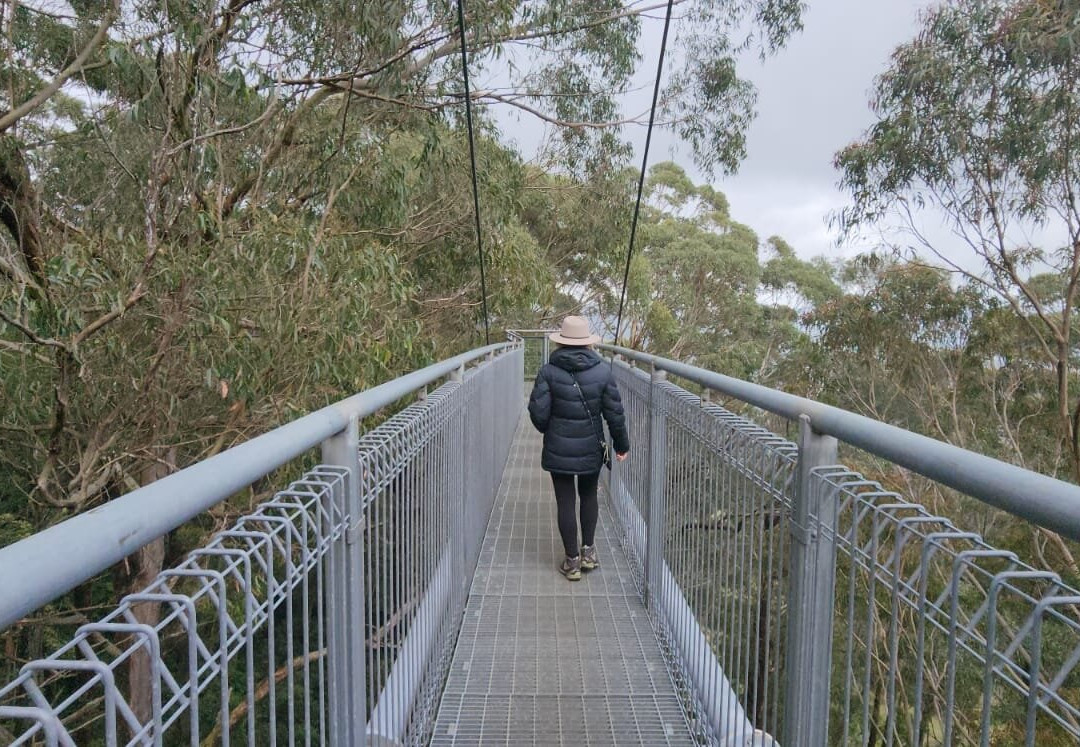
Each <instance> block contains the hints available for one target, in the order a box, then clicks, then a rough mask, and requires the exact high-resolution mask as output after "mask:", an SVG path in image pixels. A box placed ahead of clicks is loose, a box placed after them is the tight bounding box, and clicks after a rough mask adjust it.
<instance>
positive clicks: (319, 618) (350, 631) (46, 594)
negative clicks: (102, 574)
mask: <svg viewBox="0 0 1080 747" xmlns="http://www.w3.org/2000/svg"><path fill="white" fill-rule="evenodd" d="M522 361H523V358H522V350H521V347H520V346H519V345H505V344H504V345H493V346H490V347H488V348H483V349H480V350H476V351H473V352H471V353H467V354H464V355H461V356H458V357H456V358H453V359H450V360H448V361H444V362H443V363H440V364H437V365H435V366H431V367H428V368H426V369H423V370H422V371H418V372H416V373H414V374H410V375H408V376H405V377H402V378H400V379H397V380H395V381H392V382H389V383H387V384H384V385H381V386H379V387H375V388H374V389H371V390H369V391H366V392H363V393H361V394H359V395H356V396H354V397H351V398H349V399H347V400H344V401H342V402H340V403H338V404H336V405H333V406H331V407H328V408H325V409H324V410H320V411H319V412H317V413H314V414H313V415H309V416H307V417H305V418H301V419H300V420H298V421H295V422H294V423H291V424H289V425H286V426H283V427H282V428H279V429H277V430H275V431H272V432H270V433H268V434H266V435H264V436H260V437H259V438H256V439H253V440H252V441H249V442H247V443H245V444H242V445H241V446H238V447H235V448H233V449H230V450H229V451H226V452H224V453H222V454H221V455H219V456H217V457H215V458H214V459H211V460H207V462H203V463H200V464H197V465H195V466H193V467H190V468H188V469H185V470H183V471H181V472H179V473H177V474H175V475H173V476H171V477H169V478H165V479H163V480H161V481H159V482H157V483H154V484H153V485H151V486H148V487H147V488H143V489H141V490H138V491H135V492H134V493H131V494H128V495H127V496H124V497H122V498H120V499H117V500H115V501H113V502H111V503H109V504H107V505H105V506H103V507H102V508H100V509H96V510H95V511H92V512H89V513H88V514H83V515H80V516H78V517H75V518H74V519H71V520H69V521H67V522H65V523H64V524H60V525H57V526H56V527H53V528H51V529H49V530H46V531H45V532H41V533H39V534H38V535H35V536H34V537H31V538H28V539H27V540H24V541H22V542H20V543H16V544H15V545H12V546H10V547H7V548H3V549H0V571H2V572H3V578H4V581H3V585H2V586H0V622H2V624H3V625H8V624H10V623H11V622H13V621H15V620H17V619H19V618H20V617H21V616H22V615H24V614H26V613H27V612H29V611H31V610H33V609H36V608H37V607H38V606H40V605H41V604H42V602H43V601H45V602H47V601H49V600H50V599H52V598H54V597H55V596H58V595H59V594H62V593H63V592H65V591H67V590H68V589H70V588H72V587H74V586H76V585H78V584H79V583H81V582H82V581H84V580H86V579H88V578H90V577H91V576H92V575H94V574H95V573H97V572H98V571H100V570H102V569H103V568H105V567H107V566H108V565H109V564H110V563H112V562H115V561H116V560H119V559H122V558H123V557H124V556H125V555H127V554H129V553H130V552H132V551H133V550H136V549H138V548H139V547H140V546H141V545H143V544H146V543H147V542H150V541H152V540H153V539H155V538H156V537H159V536H162V535H163V534H164V533H166V532H168V531H170V530H172V529H173V528H176V527H177V526H179V525H180V524H182V523H183V522H185V521H187V520H188V519H190V518H192V517H193V516H195V515H196V514H198V513H199V512H200V511H202V510H205V509H206V508H208V507H210V506H212V505H214V504H215V503H216V502H218V501H220V500H222V499H224V498H225V497H228V496H229V495H231V494H232V493H233V492H235V491H236V490H238V489H239V488H241V487H243V486H244V485H246V484H248V483H250V482H251V481H252V480H254V479H257V478H259V477H261V476H263V475H265V474H268V473H269V472H270V471H272V470H274V469H276V468H277V467H279V466H281V465H282V464H284V463H285V462H287V461H288V460H289V459H291V458H293V457H295V456H297V455H299V454H302V453H303V452H305V451H307V450H309V449H311V448H312V447H314V446H318V445H319V444H321V445H322V454H323V460H324V461H326V462H327V464H324V465H322V466H319V467H316V468H315V469H314V470H312V471H311V472H309V473H307V474H306V475H304V476H303V477H302V478H301V479H300V480H298V481H296V482H295V483H293V484H292V485H290V486H289V488H288V489H286V490H283V491H281V492H279V493H277V494H276V495H275V496H274V498H273V499H271V500H269V501H267V502H265V503H263V504H261V505H259V506H258V507H257V508H256V510H255V511H254V512H253V513H252V514H250V515H248V516H244V517H243V518H241V519H240V520H239V521H238V522H237V523H236V524H235V525H234V526H233V527H232V528H231V529H229V530H226V531H223V532H219V533H218V534H217V535H215V537H214V538H213V539H212V540H211V541H210V543H209V544H208V545H206V546H205V547H203V548H200V549H198V550H196V551H194V552H192V553H191V554H190V555H189V556H188V557H187V559H186V560H185V561H184V562H183V563H181V564H180V565H179V566H177V567H176V568H173V569H170V570H167V571H164V572H163V573H161V574H160V575H159V576H158V577H157V578H156V579H155V580H154V581H153V582H152V583H151V584H150V585H149V586H148V587H147V588H146V589H145V590H144V591H142V592H140V593H138V594H132V595H128V596H126V597H125V598H124V599H123V600H122V601H121V602H120V604H119V606H118V607H117V608H116V609H115V610H114V611H112V612H110V613H109V614H108V615H106V617H105V618H103V619H102V620H101V621H100V622H98V623H90V624H85V625H82V626H81V627H79V628H78V630H77V631H76V633H75V635H74V637H73V638H72V639H71V640H70V641H69V642H67V643H64V644H63V645H62V646H60V648H59V649H58V650H57V651H56V652H54V653H53V654H51V655H50V656H49V657H47V658H45V659H40V660H37V661H33V662H30V663H29V664H27V665H26V666H24V667H23V668H22V670H21V672H20V674H19V675H18V677H17V678H16V679H15V680H13V681H12V682H9V683H6V684H4V683H0V743H3V744H9V743H11V744H38V743H45V744H63V745H71V744H76V743H79V744H84V743H94V744H97V743H101V744H108V745H113V744H121V743H123V744H132V743H134V744H163V743H169V744H173V743H190V744H200V743H201V744H229V743H230V741H239V742H246V743H248V744H253V745H254V744H278V743H283V744H296V743H305V744H310V743H312V742H315V743H318V744H331V745H362V744H364V743H365V742H366V741H367V740H368V739H372V740H373V741H375V742H378V741H379V740H380V739H389V740H392V741H398V742H401V743H423V742H424V741H425V740H426V735H427V730H428V729H429V728H430V720H431V717H432V715H433V707H434V701H435V699H436V698H437V695H438V686H439V684H440V683H441V681H442V678H443V676H444V673H445V668H446V666H447V665H448V662H449V655H450V652H451V648H452V644H453V640H454V637H455V635H456V631H457V626H458V625H459V624H460V617H461V613H462V610H463V609H464V601H465V595H466V593H467V589H468V583H469V579H470V578H471V575H472V571H473V569H474V568H475V563H476V557H477V555H478V553H479V546H480V542H481V541H482V536H483V531H484V524H485V521H486V517H487V516H488V515H489V514H490V511H491V506H492V503H493V501H494V497H495V491H496V489H497V485H498V480H499V476H500V474H501V472H502V468H503V465H504V463H505V460H506V457H507V454H508V450H509V445H510V442H511V440H512V435H513V431H514V428H515V427H516V425H517V414H518V411H519V409H520V403H521V400H522V397H523V391H522V386H521V382H522V376H523V374H522ZM472 363H477V364H478V365H476V366H475V367H473V368H467V366H468V365H469V364H472ZM447 377H449V379H450V380H449V381H448V382H447V383H445V384H443V385H442V386H440V387H439V388H438V389H436V390H435V391H433V392H431V393H430V394H427V387H428V386H429V385H431V384H434V383H436V382H438V381H439V380H440V379H445V378H447ZM416 392H419V393H420V400H419V401H418V402H416V403H414V404H411V405H409V406H407V407H406V408H405V409H404V410H402V411H401V412H399V413H398V414H396V415H394V416H393V417H391V418H390V419H389V420H388V421H386V422H385V423H384V424H383V425H381V426H379V427H377V428H375V429H373V430H372V431H370V432H368V433H365V434H363V436H361V435H360V434H359V432H358V428H357V423H358V421H359V419H360V418H362V417H365V416H367V415H370V414H372V413H374V412H376V411H378V410H379V409H381V408H383V407H386V406H388V405H391V404H393V403H394V402H396V401H397V400H399V399H401V398H402V397H404V396H407V395H409V394H412V393H416ZM470 449H472V450H474V451H473V453H470V451H469V450H470ZM478 452H479V453H478ZM65 542H67V543H70V544H64V543H65ZM39 587H41V588H40V589H39ZM20 594H25V595H27V597H28V598H25V599H24V598H20V596H19V595H20Z"/></svg>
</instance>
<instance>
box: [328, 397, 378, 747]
mask: <svg viewBox="0 0 1080 747" xmlns="http://www.w3.org/2000/svg"><path fill="white" fill-rule="evenodd" d="M322 462H323V464H328V465H334V466H337V467H344V468H345V469H347V470H348V475H347V477H346V479H345V495H344V496H343V500H342V503H341V505H342V507H343V509H344V510H345V511H346V512H347V513H348V523H347V524H346V527H345V537H344V544H343V545H341V544H339V543H335V546H336V547H337V550H336V551H335V552H334V554H333V557H332V558H331V560H330V562H331V563H333V564H334V575H335V577H336V578H337V579H338V582H337V583H336V584H335V585H334V587H333V588H332V589H331V595H330V598H329V601H330V610H328V614H327V626H328V628H329V630H328V631H327V632H328V634H329V635H328V641H329V644H328V649H329V650H328V651H327V667H328V671H329V681H330V687H331V697H330V714H329V717H330V735H331V744H332V745H333V746H334V747H346V746H348V747H352V746H353V745H360V746H361V747H362V746H363V745H364V743H365V729H366V723H367V713H366V710H367V695H366V692H365V687H366V683H367V674H366V672H365V668H366V660H367V652H366V641H365V640H364V629H365V625H364V619H365V618H364V593H365V589H364V535H363V532H362V530H361V508H362V504H361V496H360V429H359V422H358V421H357V418H356V416H355V415H354V416H353V417H351V418H349V424H348V426H346V428H345V430H343V431H341V432H340V433H338V434H337V435H335V436H332V437H330V438H328V439H327V440H325V441H323V443H322ZM339 594H340V595H341V596H340V598H339Z"/></svg>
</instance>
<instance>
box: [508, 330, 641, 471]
mask: <svg viewBox="0 0 1080 747" xmlns="http://www.w3.org/2000/svg"><path fill="white" fill-rule="evenodd" d="M550 361H551V362H550V363H547V364H545V365H543V366H541V367H540V373H538V374H537V375H536V383H535V384H533V390H532V396H530V397H529V418H531V419H532V423H533V425H534V426H536V430H538V431H540V432H541V433H543V434H544V452H543V454H542V455H541V459H540V465H541V466H542V467H543V468H544V469H545V470H547V471H548V472H559V473H563V474H570V475H588V474H592V473H594V472H599V471H600V467H601V466H602V465H603V450H602V448H601V446H600V441H599V440H598V438H597V436H598V435H599V434H602V433H603V432H604V431H603V424H602V422H601V420H600V416H601V413H602V414H603V417H604V420H606V421H607V423H608V430H609V431H610V433H611V439H612V441H613V442H614V446H615V451H616V453H619V454H622V453H624V452H627V451H629V450H630V436H629V435H628V434H627V432H626V416H625V415H624V414H623V406H622V399H621V398H620V397H619V388H618V386H616V384H615V380H614V379H613V378H612V376H611V366H609V365H608V364H607V363H605V362H604V360H603V358H601V357H600V356H599V354H597V353H596V352H595V351H593V350H590V349H589V348H582V347H565V348H559V349H558V350H556V351H555V352H554V353H552V354H551V358H550ZM571 374H573V376H571ZM574 378H576V379H577V383H578V386H580V387H581V392H582V394H584V395H585V402H584V403H583V402H582V401H581V396H580V395H579V394H578V390H577V389H576V388H575V387H574ZM586 403H587V404H588V407H589V411H590V412H589V413H587V412H586V411H585V404H586ZM590 413H591V415H592V417H591V418H590V417H589V415H590ZM590 420H592V422H589V421H590Z"/></svg>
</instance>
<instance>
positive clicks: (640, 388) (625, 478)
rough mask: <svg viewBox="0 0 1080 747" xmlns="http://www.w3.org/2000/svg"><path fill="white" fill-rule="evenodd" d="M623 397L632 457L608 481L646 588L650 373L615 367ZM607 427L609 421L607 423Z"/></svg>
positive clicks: (635, 569) (632, 562) (629, 550)
mask: <svg viewBox="0 0 1080 747" xmlns="http://www.w3.org/2000/svg"><path fill="white" fill-rule="evenodd" d="M612 372H613V375H614V376H615V380H616V382H617V384H618V386H619V392H620V394H621V396H622V402H623V410H624V411H625V413H626V426H627V430H628V431H629V436H630V456H629V457H628V458H627V460H626V461H624V462H614V463H613V467H612V472H611V477H612V479H611V481H610V484H609V487H610V491H609V492H610V494H611V496H612V499H613V500H612V510H613V511H614V512H615V515H616V516H617V517H618V519H619V524H620V531H621V532H622V534H623V545H624V547H625V548H626V556H627V560H628V561H629V562H630V569H631V571H632V572H633V574H634V578H635V580H636V581H637V583H638V586H639V590H644V583H645V537H646V529H645V524H646V520H647V519H648V516H649V508H648V479H649V471H648V467H649V389H650V386H651V384H650V382H649V377H648V375H647V374H644V373H643V372H641V371H638V370H637V369H633V368H627V367H625V366H621V365H618V366H614V367H613V369H612ZM605 426H606V424H605Z"/></svg>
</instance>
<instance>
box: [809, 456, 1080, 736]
mask: <svg viewBox="0 0 1080 747" xmlns="http://www.w3.org/2000/svg"><path fill="white" fill-rule="evenodd" d="M816 479H817V480H818V481H819V483H820V489H822V490H826V491H828V492H829V494H831V495H832V496H833V497H834V500H835V502H836V505H838V507H839V514H838V522H837V524H836V532H835V534H836V536H835V539H836V547H837V565H836V614H835V618H834V624H833V676H832V685H831V687H832V693H831V695H832V698H831V703H832V708H831V714H830V741H831V742H832V743H835V744H897V745H900V744H955V745H986V744H990V745H1021V744H1023V745H1059V744H1062V745H1063V744H1076V743H1077V740H1078V739H1080V672H1078V671H1077V663H1078V662H1080V592H1078V591H1077V590H1076V589H1074V588H1072V587H1070V586H1068V585H1066V584H1065V583H1063V581H1062V580H1061V579H1060V578H1059V577H1058V576H1057V575H1056V574H1054V573H1050V572H1047V571H1041V570H1038V569H1036V568H1034V567H1033V566H1031V565H1028V564H1027V563H1024V562H1023V561H1021V560H1020V559H1019V558H1018V557H1017V556H1016V555H1015V554H1013V553H1011V552H1006V551H1002V550H998V549H995V548H993V547H991V546H989V545H987V544H986V543H985V542H984V541H983V540H982V539H981V538H980V537H979V536H978V535H976V534H974V533H971V532H966V531H963V530H962V529H961V528H958V527H957V526H956V525H955V524H953V523H952V522H951V521H949V520H948V519H945V518H942V517H940V516H933V515H931V514H930V513H929V512H927V511H926V509H925V508H923V507H922V506H921V505H919V504H916V503H912V502H910V501H908V500H907V499H905V498H904V497H902V496H901V495H899V494H897V493H893V492H889V491H886V490H884V489H883V488H882V487H881V486H880V485H879V484H877V483H875V482H872V481H869V480H866V479H864V478H863V477H862V475H859V474H856V473H852V472H847V471H838V470H835V469H833V470H828V469H820V470H818V471H817V472H816Z"/></svg>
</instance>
